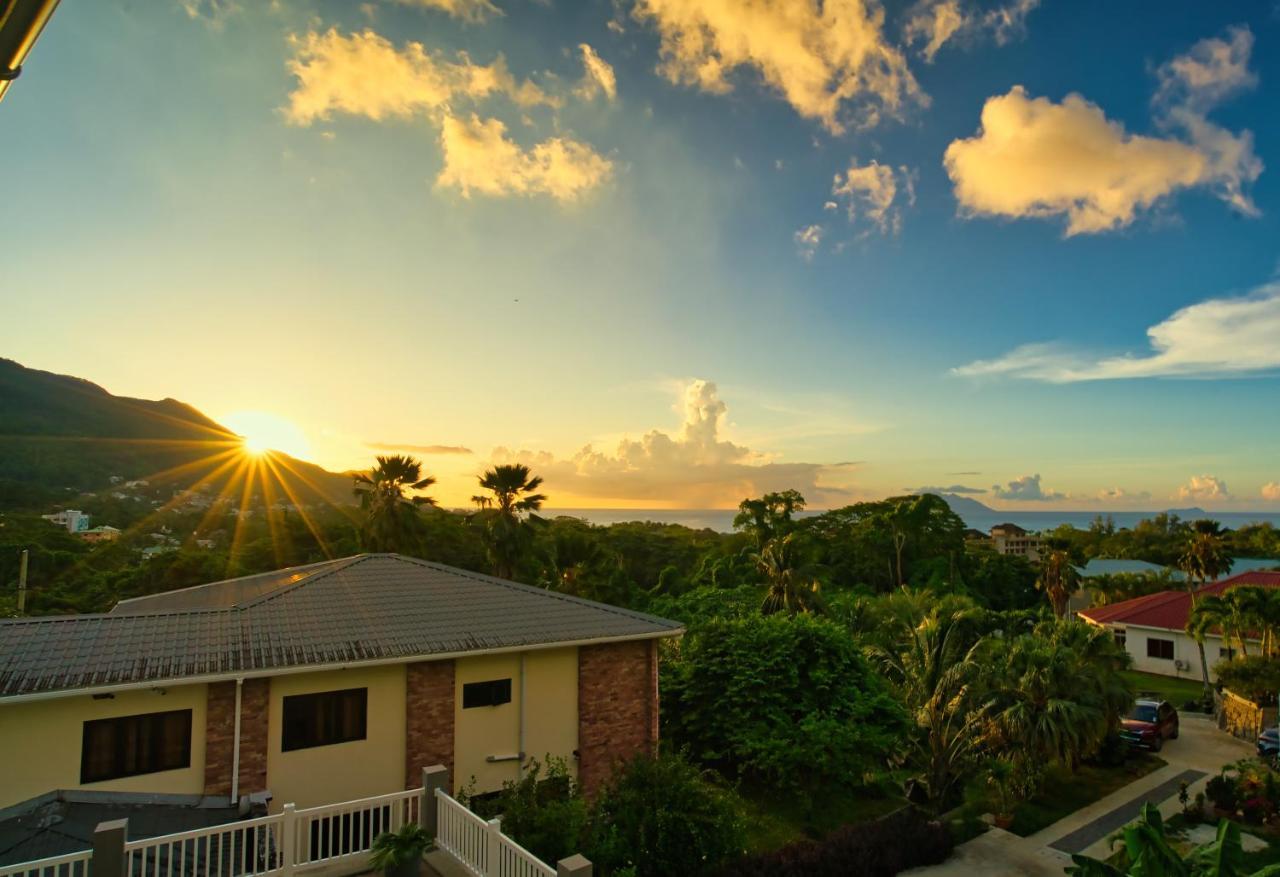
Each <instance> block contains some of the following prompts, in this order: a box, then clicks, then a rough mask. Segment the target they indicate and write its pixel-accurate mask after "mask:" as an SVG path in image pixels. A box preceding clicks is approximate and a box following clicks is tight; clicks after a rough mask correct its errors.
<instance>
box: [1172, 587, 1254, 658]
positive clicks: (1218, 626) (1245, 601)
mask: <svg viewBox="0 0 1280 877" xmlns="http://www.w3.org/2000/svg"><path fill="white" fill-rule="evenodd" d="M1260 596H1261V595H1260V593H1259V589H1255V588H1232V589H1231V590H1230V591H1228V592H1227V593H1225V594H1223V595H1221V596H1208V597H1202V598H1201V599H1200V600H1199V601H1198V602H1197V603H1196V604H1195V605H1194V606H1193V607H1192V609H1191V612H1190V614H1189V615H1188V616H1187V633H1189V634H1191V636H1192V637H1193V638H1194V639H1195V641H1196V642H1197V643H1200V644H1201V646H1203V644H1204V639H1205V636H1207V635H1208V634H1210V633H1213V632H1214V631H1220V632H1221V634H1222V640H1223V642H1225V643H1230V642H1231V641H1232V639H1234V640H1235V641H1236V643H1237V644H1238V645H1239V647H1240V656H1241V657H1244V658H1247V657H1249V646H1248V642H1247V639H1248V635H1249V631H1250V630H1251V629H1253V628H1254V627H1255V626H1257V624H1258V622H1259V617H1260V614H1261V613H1260V609H1261V603H1262V601H1261V600H1260V599H1259V597H1260Z"/></svg>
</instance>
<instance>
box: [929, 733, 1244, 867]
mask: <svg viewBox="0 0 1280 877" xmlns="http://www.w3.org/2000/svg"><path fill="white" fill-rule="evenodd" d="M1252 754H1253V747H1252V746H1251V745H1250V744H1248V743H1246V742H1244V741H1243V740H1237V739H1235V738H1234V737H1231V736H1229V735H1227V734H1224V733H1223V732H1221V731H1219V730H1218V729H1217V726H1216V725H1214V723H1213V721H1212V719H1210V718H1208V717H1206V716H1194V715H1185V714H1184V715H1183V716H1182V733H1181V735H1180V736H1179V739H1177V740H1170V741H1169V742H1168V743H1167V744H1165V747H1164V750H1163V751H1162V752H1161V753H1160V757H1161V758H1163V759H1164V760H1165V761H1166V762H1168V764H1167V765H1166V766H1165V767H1162V768H1160V770H1157V771H1154V772H1152V773H1149V774H1147V775H1146V776H1145V777H1142V778H1140V779H1138V780H1135V781H1134V782H1132V783H1130V784H1129V785H1127V786H1125V787H1124V788H1122V789H1120V790H1119V791H1117V792H1113V793H1112V794H1110V795H1108V796H1107V797H1105V798H1102V799H1101V800H1098V801H1095V802H1094V803H1092V804H1090V805H1089V806H1087V807H1082V808H1081V809H1079V810H1077V811H1076V812H1075V813H1072V814H1070V815H1069V816H1066V817H1064V818H1063V819H1060V820H1058V821H1057V822H1055V823H1054V824H1053V825H1050V826H1049V827H1048V828H1045V829H1043V830H1042V831H1039V832H1037V833H1036V834H1033V835H1031V836H1030V837H1018V836H1017V835H1016V834H1011V833H1009V832H1007V831H1001V830H1000V829H998V828H992V829H990V830H989V831H987V832H986V833H985V834H982V835H980V836H978V837H976V838H974V839H973V840H971V841H969V842H968V843H965V844H961V845H960V846H958V847H956V851H955V853H954V854H953V855H952V857H951V858H950V859H948V860H947V861H946V862H943V863H942V864H941V865H934V866H931V867H928V868H915V869H913V870H911V871H907V872H905V873H907V874H911V875H918V877H960V875H967V874H984V875H992V877H1005V875H1010V877H1011V875H1015V874H1026V875H1032V877H1050V875H1053V877H1061V874H1062V872H1063V869H1064V868H1065V867H1066V866H1067V865H1069V864H1071V856H1070V855H1069V853H1084V854H1085V855H1088V856H1093V857H1095V858H1105V857H1106V856H1107V855H1108V854H1109V853H1110V852H1111V850H1110V847H1109V844H1108V843H1107V838H1108V837H1109V836H1110V835H1111V833H1112V832H1114V831H1115V830H1116V829H1118V828H1120V827H1121V826H1123V825H1125V824H1127V823H1128V822H1130V821H1132V820H1133V818H1134V817H1136V816H1137V815H1138V812H1139V811H1140V810H1141V808H1142V803H1143V802H1144V801H1148V800H1149V801H1152V802H1153V803H1157V804H1159V807H1160V812H1161V814H1162V815H1164V816H1165V817H1168V816H1171V815H1173V814H1174V813H1176V812H1177V811H1178V810H1179V809H1181V805H1180V804H1179V803H1178V797H1177V795H1178V786H1179V785H1180V784H1181V783H1182V782H1183V781H1184V780H1185V781H1187V783H1188V787H1189V788H1188V790H1189V792H1190V794H1191V795H1192V797H1194V796H1195V793H1196V792H1198V791H1201V790H1203V788H1204V784H1205V782H1206V781H1207V780H1208V779H1209V777H1211V776H1213V775H1215V774H1216V773H1217V772H1218V771H1219V770H1220V769H1221V768H1222V766H1223V765H1224V764H1229V763H1230V762H1233V761H1238V760H1239V759H1241V758H1247V757H1248V756H1250V755H1252Z"/></svg>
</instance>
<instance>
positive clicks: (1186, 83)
mask: <svg viewBox="0 0 1280 877" xmlns="http://www.w3.org/2000/svg"><path fill="white" fill-rule="evenodd" d="M1230 33H1231V37H1230V40H1229V41H1228V40H1218V39H1213V40H1204V41H1201V42H1200V43H1197V44H1196V46H1195V47H1193V48H1192V50H1191V52H1190V53H1189V54H1187V55H1185V56H1180V57H1178V58H1175V59H1174V60H1172V61H1170V62H1168V63H1167V64H1165V65H1164V66H1163V67H1161V68H1160V70H1159V71H1158V77H1159V80H1160V87H1159V90H1158V92H1157V94H1156V98H1155V106H1156V109H1157V116H1156V122H1157V124H1158V125H1159V126H1160V128H1161V129H1163V130H1164V131H1165V132H1166V133H1167V134H1168V136H1143V135H1138V134H1130V133H1128V132H1126V131H1125V129H1124V126H1123V125H1121V124H1120V123H1119V122H1116V121H1113V120H1110V119H1108V118H1107V117H1106V114H1105V113H1104V112H1103V110H1102V108H1101V107H1099V106H1098V105H1097V104H1094V103H1091V102H1089V101H1088V100H1086V99H1085V98H1083V97H1081V96H1080V95H1078V94H1069V95H1067V97H1066V98H1064V99H1063V100H1062V102H1061V103H1054V102H1053V101H1052V100H1049V99H1048V98H1044V97H1040V98H1032V97H1030V96H1029V95H1028V94H1027V91H1026V89H1024V88H1023V87H1022V86H1014V87H1013V88H1012V89H1011V90H1010V91H1009V93H1008V94H1004V95H997V96H995V97H991V98H988V99H987V102H986V103H985V104H984V106H983V108H982V118H981V127H980V128H979V130H978V133H977V134H976V135H974V136H973V137H969V138H964V139H959V140H955V141H952V143H951V144H950V145H949V146H948V147H947V150H946V154H945V156H944V160H943V163H944V165H945V167H946V170H947V174H948V175H949V176H950V177H951V182H952V185H953V187H954V190H955V195H956V199H957V200H958V201H959V205H960V212H961V213H962V214H963V215H966V216H1003V217H1010V218H1029V217H1052V216H1064V217H1065V218H1066V220H1067V228H1066V233H1067V235H1068V236H1070V235H1075V234H1082V233H1093V232H1102V231H1108V230H1112V229H1116V228H1121V227H1123V226H1127V225H1129V224H1130V223H1132V222H1133V221H1134V219H1135V218H1136V217H1137V216H1138V215H1139V214H1140V213H1142V212H1144V211H1146V210H1149V209H1150V208H1151V207H1152V206H1154V205H1155V204H1157V203H1158V202H1160V201H1161V200H1163V199H1165V198H1167V197H1168V196H1170V195H1172V194H1173V193H1175V192H1177V191H1179V190H1181V189H1187V188H1192V187H1202V188H1207V189H1210V190H1211V191H1214V192H1215V193H1216V194H1217V195H1218V197H1220V198H1221V199H1222V200H1224V201H1226V202H1227V203H1228V204H1229V205H1231V206H1232V207H1233V208H1235V209H1236V210H1238V211H1240V212H1241V213H1244V214H1246V215H1251V216H1252V215H1256V214H1257V208H1256V207H1255V206H1254V204H1253V202H1252V200H1250V198H1249V197H1248V195H1247V194H1246V193H1245V187H1246V186H1247V185H1248V184H1249V183H1252V182H1253V181H1254V180H1256V179H1257V177H1258V175H1259V174H1261V173H1262V162H1261V161H1259V160H1258V158H1257V156H1256V155H1254V153H1253V135H1252V134H1251V133H1250V132H1248V131H1243V132H1241V133H1240V134H1233V133H1231V132H1229V131H1227V130H1225V129H1223V128H1221V127H1219V126H1218V125H1216V124H1214V123H1213V122H1210V121H1209V120H1208V119H1207V118H1206V115H1205V114H1206V113H1207V112H1208V111H1209V110H1210V109H1212V108H1213V107H1214V106H1215V105H1216V104H1217V103H1218V102H1219V101H1221V100H1222V99H1223V98H1225V97H1227V96H1229V95H1230V94H1233V93H1234V92H1236V91H1239V90H1240V89H1242V88H1245V87H1248V86H1249V85H1251V84H1252V83H1253V82H1254V81H1255V79H1254V77H1253V76H1252V74H1251V73H1249V72H1248V69H1247V64H1248V58H1249V52H1250V50H1251V48H1252V44H1253V38H1252V35H1251V34H1249V32H1248V31H1247V30H1243V29H1234V30H1232V31H1231V32H1230Z"/></svg>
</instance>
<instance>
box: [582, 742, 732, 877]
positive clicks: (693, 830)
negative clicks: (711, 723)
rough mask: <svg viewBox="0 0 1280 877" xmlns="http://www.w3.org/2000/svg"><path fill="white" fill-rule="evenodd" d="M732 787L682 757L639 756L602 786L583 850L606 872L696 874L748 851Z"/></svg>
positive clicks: (646, 876) (649, 876)
mask: <svg viewBox="0 0 1280 877" xmlns="http://www.w3.org/2000/svg"><path fill="white" fill-rule="evenodd" d="M744 844H745V833H744V829H743V822H742V817H741V815H740V813H739V808H738V802H737V800H736V799H735V797H734V795H733V793H732V792H730V791H728V790H726V789H724V788H722V787H720V786H719V785H717V784H716V783H714V782H712V781H709V780H708V779H707V778H706V777H705V776H704V775H703V773H702V771H701V770H699V769H698V768H697V767H695V766H694V765H693V764H691V763H689V762H688V761H687V760H686V759H685V758H683V757H682V756H676V755H665V756H662V757H659V758H648V757H640V758H636V759H634V760H633V761H631V762H630V763H629V764H627V765H626V766H625V767H624V768H623V769H622V770H621V771H619V772H618V773H617V774H615V775H614V777H613V779H612V780H611V781H610V782H609V784H608V785H607V786H605V788H604V789H603V790H602V791H601V793H600V796H599V797H598V798H597V800H596V804H595V807H594V809H593V810H592V813H591V825H590V829H589V839H588V841H587V844H586V848H585V849H584V851H583V852H584V855H586V857H587V858H588V859H590V860H591V861H592V863H593V864H595V866H596V868H597V869H598V872H599V873H601V874H611V875H618V874H620V873H631V874H634V875H635V877H667V875H676V874H679V875H687V877H696V875H699V874H706V873H708V872H709V871H711V870H712V869H714V868H716V867H718V866H719V865H721V864H722V863H723V862H724V861H725V860H726V859H727V858H729V857H730V856H734V855H737V854H739V853H741V852H742V850H743V847H744Z"/></svg>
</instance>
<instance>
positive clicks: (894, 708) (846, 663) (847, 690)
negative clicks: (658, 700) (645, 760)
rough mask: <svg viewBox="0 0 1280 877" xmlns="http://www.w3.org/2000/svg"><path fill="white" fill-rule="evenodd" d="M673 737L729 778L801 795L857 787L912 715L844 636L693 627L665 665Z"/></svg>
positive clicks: (810, 624)
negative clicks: (820, 787)
mask: <svg viewBox="0 0 1280 877" xmlns="http://www.w3.org/2000/svg"><path fill="white" fill-rule="evenodd" d="M663 693H664V699H665V703H664V709H663V715H664V716H665V717H667V727H666V729H665V733H666V737H667V739H668V740H671V741H672V742H674V743H675V744H676V745H677V746H681V747H685V748H687V750H688V751H689V753H690V755H691V756H692V757H693V758H695V759H696V760H698V761H700V762H702V763H704V764H707V765H710V766H715V767H718V768H720V769H722V770H723V771H725V772H727V773H729V774H730V775H735V776H738V777H749V778H751V779H753V780H759V781H763V782H765V783H768V784H771V785H773V786H775V787H780V788H784V789H790V790H793V791H799V790H803V789H807V788H813V787H814V786H816V785H817V784H820V783H821V784H830V783H833V782H836V783H840V782H843V783H845V784H846V785H852V784H857V783H860V782H861V781H862V779H863V775H864V774H865V773H867V772H869V771H870V770H872V769H875V768H877V767H880V766H881V765H883V763H884V761H885V759H886V757H888V756H889V755H890V754H892V753H894V752H895V751H896V750H897V749H898V748H899V747H900V746H901V743H902V740H903V739H904V737H905V735H906V731H907V721H906V715H905V713H904V711H903V709H902V707H901V705H900V704H899V703H898V702H897V701H896V700H895V699H894V698H893V697H892V696H891V695H890V693H889V691H888V688H887V686H886V685H885V683H884V680H883V679H882V678H881V677H880V676H879V675H878V674H877V673H876V672H875V671H874V670H873V669H872V668H871V666H870V665H869V664H868V663H867V661H866V659H865V658H864V657H863V656H862V654H861V653H860V652H859V650H858V646H857V644H856V642H855V641H854V640H853V639H852V638H851V637H850V636H849V634H848V632H847V631H846V630H844V629H843V628H842V627H840V626H839V625H838V624H835V623H834V622H831V621H826V620H823V619H819V618H812V617H808V616H803V615H801V616H796V617H787V616H783V615H774V616H769V617H763V616H755V617H749V618H738V619H715V620H711V621H708V622H706V623H704V624H701V625H697V626H694V627H691V628H690V631H689V633H688V635H687V636H686V637H685V638H684V641H683V642H682V643H681V644H680V650H679V654H678V657H677V658H676V659H675V660H669V661H668V662H667V664H666V665H665V667H664V678H663Z"/></svg>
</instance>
